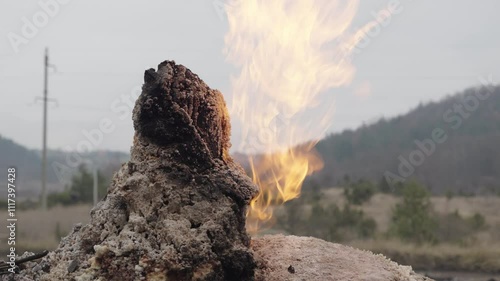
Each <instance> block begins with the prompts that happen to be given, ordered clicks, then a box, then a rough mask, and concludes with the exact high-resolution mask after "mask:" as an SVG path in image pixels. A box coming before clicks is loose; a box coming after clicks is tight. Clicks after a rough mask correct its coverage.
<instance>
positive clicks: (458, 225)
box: [436, 211, 486, 245]
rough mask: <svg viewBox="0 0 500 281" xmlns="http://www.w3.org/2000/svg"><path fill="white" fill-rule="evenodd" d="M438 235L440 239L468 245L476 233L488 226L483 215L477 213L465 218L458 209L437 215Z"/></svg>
mask: <svg viewBox="0 0 500 281" xmlns="http://www.w3.org/2000/svg"><path fill="white" fill-rule="evenodd" d="M437 220H438V222H439V223H438V227H437V229H436V237H437V238H438V240H439V241H443V242H448V243H457V244H460V245H466V244H469V243H470V242H474V239H475V238H474V236H473V235H474V234H475V233H476V232H478V231H480V230H483V229H484V228H485V227H486V221H485V218H484V216H483V215H481V214H479V213H476V214H474V215H473V216H471V217H468V218H464V217H462V216H461V215H460V214H459V213H458V211H455V212H453V213H451V214H447V215H445V216H439V217H437Z"/></svg>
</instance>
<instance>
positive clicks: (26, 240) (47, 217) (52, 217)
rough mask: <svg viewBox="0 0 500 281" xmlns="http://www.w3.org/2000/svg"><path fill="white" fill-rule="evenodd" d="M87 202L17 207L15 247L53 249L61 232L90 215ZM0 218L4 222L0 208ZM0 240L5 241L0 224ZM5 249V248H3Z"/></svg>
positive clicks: (38, 249)
mask: <svg viewBox="0 0 500 281" xmlns="http://www.w3.org/2000/svg"><path fill="white" fill-rule="evenodd" d="M91 208H92V206H89V205H77V206H72V207H67V208H64V207H60V206H57V207H54V208H51V209H49V210H48V211H47V212H41V211H39V210H17V211H16V216H17V224H16V249H17V250H18V251H17V253H18V254H21V253H22V252H23V251H25V250H31V251H40V250H42V249H48V250H53V249H55V248H56V247H57V245H58V244H59V240H60V237H61V236H66V235H67V234H68V232H69V231H70V230H71V229H72V228H73V225H75V224H76V223H79V222H81V223H87V222H88V221H89V219H90V209H91ZM0 220H1V221H3V222H6V220H7V212H6V211H5V210H2V211H1V212H0ZM0 229H1V231H0V239H1V240H0V243H1V245H7V243H6V240H5V239H6V236H7V233H6V230H7V228H5V227H2V228H0ZM3 248H4V247H2V249H1V250H2V251H5V250H6V249H3Z"/></svg>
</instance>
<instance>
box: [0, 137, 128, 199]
mask: <svg viewBox="0 0 500 281" xmlns="http://www.w3.org/2000/svg"><path fill="white" fill-rule="evenodd" d="M0 155H1V157H0V170H1V171H6V170H7V168H8V167H16V168H17V177H18V178H17V180H18V184H19V185H20V187H22V188H21V189H20V190H19V192H20V194H21V196H22V197H36V196H37V194H38V190H39V189H40V186H41V183H40V178H41V163H42V160H41V151H39V150H31V149H28V148H26V147H24V146H22V145H19V144H17V143H16V142H14V141H12V140H10V139H8V138H6V137H3V136H0ZM128 158H129V155H128V154H127V153H123V152H116V151H106V150H103V151H93V152H90V153H82V154H78V153H76V152H66V151H61V150H48V151H47V183H48V185H47V188H48V190H49V192H50V191H55V190H60V189H62V188H63V187H64V185H65V184H66V183H67V181H69V180H70V179H71V176H72V175H73V174H74V173H75V172H76V171H77V169H76V167H74V165H72V163H75V161H77V160H78V159H82V160H83V161H90V162H92V163H96V164H97V166H98V168H99V170H100V171H101V173H102V174H103V175H104V177H105V178H107V179H110V178H111V176H112V175H113V173H114V172H115V171H116V170H118V168H119V167H120V165H121V164H122V163H123V162H125V161H127V160H128ZM0 186H2V184H1V183H0ZM5 192H6V188H2V190H1V191H0V193H1V194H3V193H5Z"/></svg>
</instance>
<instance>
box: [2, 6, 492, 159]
mask: <svg viewBox="0 0 500 281" xmlns="http://www.w3.org/2000/svg"><path fill="white" fill-rule="evenodd" d="M40 2H43V3H45V2H48V0H41V1H40ZM61 2H62V1H61ZM67 2H69V3H67V4H64V5H62V4H61V5H60V10H59V11H58V12H57V13H55V15H54V16H51V17H50V18H49V19H48V23H47V25H46V26H45V27H42V28H39V30H38V31H37V32H36V34H35V35H34V36H33V38H30V39H28V41H29V42H27V43H26V44H24V43H23V44H20V45H19V46H18V52H17V53H16V52H15V47H13V45H12V44H11V42H10V41H11V39H9V34H12V33H16V34H18V35H21V34H22V26H23V24H24V23H23V17H26V18H27V19H29V20H31V19H32V17H33V15H35V14H36V13H37V12H39V11H41V8H40V5H39V4H38V2H37V1H28V0H16V1H2V2H1V3H0V23H1V24H0V34H1V35H2V36H1V39H0V97H1V100H2V103H1V108H0V119H1V120H2V122H0V134H1V135H3V136H5V137H7V138H11V139H14V140H15V141H16V142H18V143H20V144H22V145H25V146H27V147H29V148H37V149H38V148H40V147H41V143H42V141H41V139H42V137H41V132H42V122H41V120H42V106H41V104H40V103H35V98H36V97H37V96H38V97H40V96H41V95H42V91H43V53H44V48H45V47H46V46H47V47H49V50H50V62H51V63H52V64H54V65H55V66H56V69H55V71H52V73H51V74H50V82H49V97H50V98H53V99H55V100H57V104H56V103H53V104H51V105H50V106H49V134H48V144H49V147H50V148H53V149H75V148H76V145H77V143H78V142H79V141H80V140H82V139H83V138H85V136H84V133H83V131H92V130H94V129H97V128H99V123H100V122H101V120H102V119H103V118H108V119H110V120H111V121H112V124H113V130H112V132H111V133H107V134H105V135H104V137H103V139H102V142H100V143H99V144H98V145H96V147H95V149H110V150H120V151H128V150H129V148H130V145H131V144H132V135H133V127H132V121H131V116H130V111H131V106H130V105H131V104H132V102H133V95H135V94H136V93H137V92H136V91H137V89H138V87H140V85H141V84H142V79H143V73H144V70H145V69H148V68H151V67H153V68H156V65H157V64H158V63H160V62H161V61H163V60H166V59H169V60H175V61H176V62H177V63H181V64H184V65H185V66H187V67H188V68H190V69H191V70H192V71H193V72H195V73H197V74H198V75H199V76H200V77H201V78H202V79H203V80H204V81H205V82H206V83H207V84H208V85H209V86H210V87H212V88H217V89H219V90H221V91H222V92H223V94H224V96H225V98H226V102H227V103H228V104H229V103H231V97H232V94H233V93H231V92H230V89H231V87H230V77H231V73H232V71H233V69H231V66H230V64H229V63H227V62H226V60H225V56H224V54H223V52H222V49H223V46H224V40H223V39H224V35H225V33H226V31H227V21H226V19H225V17H224V14H223V11H222V6H221V5H222V2H221V1H218V0H216V1H211V0H210V1H194V0H189V1H160V0H154V1H147V2H144V1H129V0H126V1H124V0H121V1H118V0H113V1H111V0H110V1H105V2H103V1H95V0H88V1H77V0H73V1H67ZM390 2H394V1H389V0H385V1H383V0H377V1H363V2H362V3H361V4H360V7H359V11H358V14H357V17H356V20H355V22H354V24H353V27H354V28H355V27H359V26H362V25H363V24H364V23H366V22H368V21H371V20H373V19H374V15H373V14H374V13H376V12H377V11H379V10H380V9H383V8H385V7H386V6H387V5H388V3H390ZM396 2H399V5H400V6H401V12H400V13H398V14H394V15H393V16H392V17H391V18H390V22H388V24H387V25H386V26H382V27H381V30H380V32H379V34H378V35H376V36H370V37H368V39H367V41H366V42H365V43H366V44H364V47H363V48H361V49H360V52H359V53H358V54H356V55H355V57H354V65H355V66H356V68H357V73H356V75H355V79H354V81H353V83H352V84H351V86H350V87H347V88H342V89H334V90H332V91H330V92H329V93H325V94H324V95H322V100H321V101H322V103H323V104H331V103H332V102H333V101H335V104H336V113H335V115H334V120H333V121H332V126H331V128H330V132H338V131H341V130H343V129H346V128H356V127H358V126H360V125H362V124H363V123H370V122H373V121H375V120H377V119H379V118H380V117H382V116H385V117H392V116H395V115H398V114H401V113H404V112H406V111H408V110H409V109H410V108H412V107H415V106H416V105H417V104H418V103H419V102H427V101H431V100H439V99H440V98H442V97H444V96H445V95H447V94H452V93H454V92H456V91H460V90H463V89H464V88H466V87H469V86H474V85H478V84H480V80H479V77H488V76H491V77H492V78H493V81H494V82H497V81H498V79H497V78H498V77H500V56H499V55H498V50H500V37H499V36H497V35H498V34H497V33H495V32H494V31H493V30H494V29H495V28H497V27H498V26H500V18H498V16H497V13H498V12H497V11H498V8H499V7H500V4H499V2H497V1H493V0H490V1H477V2H472V1H465V0H460V1H457V0H454V1H452V0H447V1H432V0H422V1H405V0H401V1H396ZM112 108H114V109H115V110H113V109H112ZM127 112H129V113H127ZM310 114H314V112H311V113H310ZM306 117H307V115H306ZM238 128H239V124H237V122H235V123H233V146H234V147H237V145H238V142H239V141H240V140H239V138H238V134H237V132H238Z"/></svg>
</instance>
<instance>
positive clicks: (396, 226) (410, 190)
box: [389, 181, 437, 243]
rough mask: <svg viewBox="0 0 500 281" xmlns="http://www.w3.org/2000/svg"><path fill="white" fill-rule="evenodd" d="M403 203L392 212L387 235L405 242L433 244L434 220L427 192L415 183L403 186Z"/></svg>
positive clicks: (434, 237)
mask: <svg viewBox="0 0 500 281" xmlns="http://www.w3.org/2000/svg"><path fill="white" fill-rule="evenodd" d="M402 192H403V202H402V203H399V204H397V205H396V207H395V208H394V210H393V214H392V220H391V226H390V230H389V233H390V234H391V235H394V236H397V237H399V238H400V239H402V240H405V241H412V242H416V243H423V242H431V243H433V242H435V241H436V236H435V230H436V227H437V223H436V220H435V219H434V218H433V217H432V214H431V212H432V209H431V205H430V200H429V193H428V192H427V190H426V189H425V188H424V187H422V186H421V185H419V184H418V183H417V182H415V181H411V182H408V183H405V184H404V187H403V190H402Z"/></svg>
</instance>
